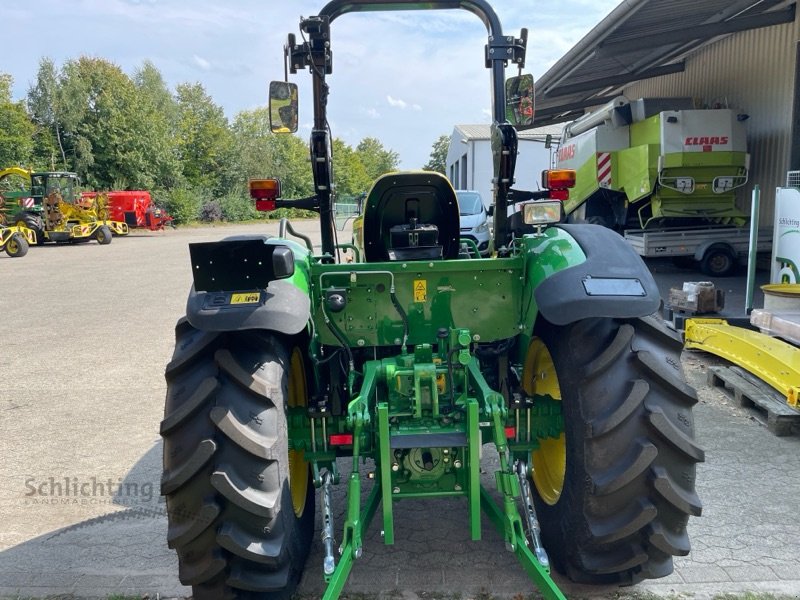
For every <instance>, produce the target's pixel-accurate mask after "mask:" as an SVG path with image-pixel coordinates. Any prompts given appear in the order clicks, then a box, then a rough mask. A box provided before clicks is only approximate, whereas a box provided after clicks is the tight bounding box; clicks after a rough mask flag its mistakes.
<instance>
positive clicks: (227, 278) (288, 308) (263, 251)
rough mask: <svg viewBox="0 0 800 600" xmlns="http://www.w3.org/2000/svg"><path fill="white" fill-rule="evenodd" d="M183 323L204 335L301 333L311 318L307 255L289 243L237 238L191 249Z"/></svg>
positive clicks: (192, 245)
mask: <svg viewBox="0 0 800 600" xmlns="http://www.w3.org/2000/svg"><path fill="white" fill-rule="evenodd" d="M189 252H190V254H191V258H192V274H193V276H194V283H193V284H192V287H191V290H190V291H189V299H188V301H187V303H186V317H187V319H188V320H189V323H191V325H192V326H193V327H195V328H196V329H200V330H203V331H242V330H245V329H263V330H267V331H276V332H278V333H283V334H286V335H294V334H297V333H300V332H301V331H303V330H304V329H305V328H306V326H307V325H308V320H309V318H310V316H311V300H310V297H309V291H308V290H309V275H308V251H307V250H306V249H305V248H304V247H302V246H300V245H299V244H296V243H294V242H292V241H289V240H283V239H269V238H268V237H267V236H236V237H230V238H226V239H224V240H222V241H220V242H212V243H201V244H190V245H189Z"/></svg>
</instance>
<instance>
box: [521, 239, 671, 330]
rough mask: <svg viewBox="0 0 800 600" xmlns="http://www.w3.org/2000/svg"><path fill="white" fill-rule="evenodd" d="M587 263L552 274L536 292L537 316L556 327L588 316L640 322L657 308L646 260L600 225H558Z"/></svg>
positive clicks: (653, 284)
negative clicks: (572, 241)
mask: <svg viewBox="0 0 800 600" xmlns="http://www.w3.org/2000/svg"><path fill="white" fill-rule="evenodd" d="M558 227H559V228H560V229H562V230H563V231H564V232H566V233H567V234H568V235H569V236H570V237H571V238H573V240H574V241H575V242H576V243H577V244H578V246H580V248H581V250H582V251H583V253H584V255H585V256H586V260H585V261H583V262H580V263H577V264H572V265H571V266H568V267H566V268H564V269H562V270H559V271H557V272H556V273H554V274H552V275H550V276H549V277H547V279H545V280H544V281H542V283H541V284H540V285H539V286H538V287H537V288H536V290H535V291H534V298H535V300H536V304H537V306H538V308H539V313H540V314H541V315H542V316H543V317H544V318H545V319H547V320H548V321H549V322H550V323H553V324H554V325H567V324H568V323H574V322H575V321H578V320H580V319H586V318H591V317H614V318H629V317H643V316H646V315H650V314H652V313H654V312H656V311H657V310H658V308H659V305H660V303H661V295H660V293H659V291H658V286H657V285H656V282H655V280H654V279H653V276H652V275H651V274H650V271H648V269H647V266H646V265H645V264H644V261H642V259H641V258H640V257H639V255H638V254H636V252H635V251H634V250H633V248H632V247H631V246H630V245H629V244H628V242H626V241H625V240H624V239H623V238H622V237H621V236H620V235H619V234H617V233H615V232H614V231H612V230H610V229H607V228H605V227H602V226H600V225H589V224H580V225H578V224H575V225H559V226H558Z"/></svg>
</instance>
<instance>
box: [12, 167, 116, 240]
mask: <svg viewBox="0 0 800 600" xmlns="http://www.w3.org/2000/svg"><path fill="white" fill-rule="evenodd" d="M15 177H16V178H18V179H19V180H21V181H22V182H23V184H22V185H20V186H17V189H13V187H12V186H8V185H6V186H5V187H6V188H7V189H6V190H5V191H3V192H2V198H3V204H4V206H3V209H2V210H0V224H11V225H16V226H20V227H27V228H28V229H31V230H33V232H34V234H35V243H36V244H43V243H45V242H48V241H50V242H81V241H89V240H93V239H94V240H97V242H98V243H99V244H101V245H105V244H110V243H111V238H112V235H127V234H128V226H127V225H126V224H125V223H122V222H120V221H114V220H111V219H109V218H108V217H107V216H105V218H104V217H102V216H101V215H100V214H99V207H98V206H97V203H96V202H95V203H90V204H88V205H82V203H81V202H80V199H79V197H78V195H77V189H78V176H77V175H76V174H75V173H69V172H63V171H43V172H37V173H34V172H31V171H28V170H26V169H23V168H20V167H11V168H9V169H4V170H2V171H0V182H2V181H3V180H6V179H9V180H10V179H12V178H15ZM9 187H11V189H8V188H9Z"/></svg>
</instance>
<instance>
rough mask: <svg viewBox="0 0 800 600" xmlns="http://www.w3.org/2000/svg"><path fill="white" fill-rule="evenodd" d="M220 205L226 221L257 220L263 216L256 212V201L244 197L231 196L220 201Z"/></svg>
mask: <svg viewBox="0 0 800 600" xmlns="http://www.w3.org/2000/svg"><path fill="white" fill-rule="evenodd" d="M219 205H220V207H221V210H222V218H223V219H225V220H226V221H248V220H250V219H257V218H259V216H260V215H261V213H259V212H258V211H257V210H256V205H255V200H251V199H250V198H246V197H244V196H239V195H235V194H229V195H227V196H225V197H223V198H220V199H219Z"/></svg>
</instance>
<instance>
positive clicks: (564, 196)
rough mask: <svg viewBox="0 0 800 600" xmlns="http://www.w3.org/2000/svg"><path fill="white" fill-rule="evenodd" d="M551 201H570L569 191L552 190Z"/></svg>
mask: <svg viewBox="0 0 800 600" xmlns="http://www.w3.org/2000/svg"><path fill="white" fill-rule="evenodd" d="M550 199H551V200H569V190H550Z"/></svg>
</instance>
